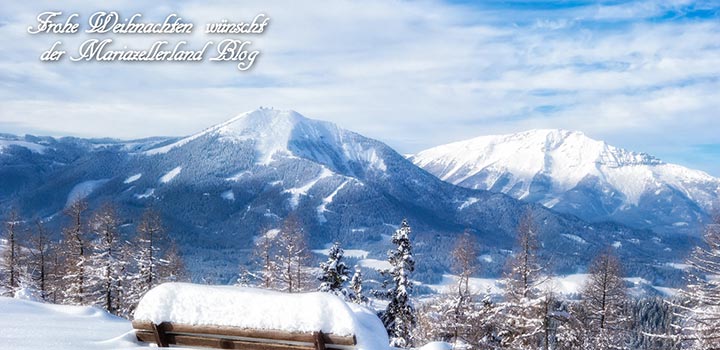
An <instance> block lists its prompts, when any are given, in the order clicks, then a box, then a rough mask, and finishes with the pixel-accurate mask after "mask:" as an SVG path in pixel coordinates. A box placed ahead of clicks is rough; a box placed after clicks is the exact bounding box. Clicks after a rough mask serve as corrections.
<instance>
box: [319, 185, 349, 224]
mask: <svg viewBox="0 0 720 350" xmlns="http://www.w3.org/2000/svg"><path fill="white" fill-rule="evenodd" d="M348 181H350V180H345V181H344V182H343V183H342V184H340V186H338V187H337V188H336V189H335V191H333V192H332V193H330V195H328V196H327V197H325V198H323V201H322V204H320V205H318V207H317V213H318V220H319V221H320V222H321V223H322V222H327V219H326V218H325V212H326V211H328V210H327V206H328V204H330V203H332V201H333V199H335V196H337V194H338V192H340V190H342V189H343V187H345V185H347V183H348Z"/></svg>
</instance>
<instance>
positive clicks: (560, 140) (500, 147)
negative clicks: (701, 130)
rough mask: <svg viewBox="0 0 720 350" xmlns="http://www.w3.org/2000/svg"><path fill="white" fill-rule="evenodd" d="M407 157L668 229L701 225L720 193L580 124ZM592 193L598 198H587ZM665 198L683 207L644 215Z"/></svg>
mask: <svg viewBox="0 0 720 350" xmlns="http://www.w3.org/2000/svg"><path fill="white" fill-rule="evenodd" d="M409 159H410V160H411V161H413V162H414V163H415V164H416V165H418V166H420V167H422V168H424V169H425V170H428V171H429V172H431V173H433V174H435V175H436V176H438V177H439V178H441V179H442V180H444V181H447V182H450V183H453V184H455V185H459V186H463V187H468V188H475V189H486V190H491V191H495V192H502V193H507V194H509V195H511V196H512V197H514V198H518V199H522V200H527V201H532V202H537V203H540V204H543V205H545V206H547V207H550V208H555V209H558V210H559V211H561V212H567V213H570V214H573V215H578V216H579V217H581V218H583V219H586V220H591V221H599V220H614V221H618V222H621V223H625V224H629V225H631V226H635V227H642V228H657V227H658V226H661V227H660V229H665V230H671V229H672V228H673V227H675V228H677V227H678V225H681V224H682V223H685V224H683V225H687V226H688V228H689V229H691V230H697V229H698V228H699V227H700V226H702V224H703V223H704V222H705V220H707V216H708V215H709V213H710V212H712V211H713V210H716V208H717V205H718V204H717V202H718V200H720V179H717V178H714V177H712V176H711V175H709V174H707V173H705V172H702V171H699V170H693V169H689V168H685V167H682V166H679V165H675V164H670V163H666V162H663V161H661V160H660V159H658V158H656V157H654V156H651V155H649V154H646V153H641V152H632V151H629V150H625V149H622V148H618V147H614V146H612V145H609V144H607V143H606V142H604V141H598V140H594V139H591V138H589V137H587V136H586V135H585V134H584V133H582V132H579V131H569V130H563V129H535V130H529V131H525V132H519V133H513V134H506V135H489V136H480V137H477V138H473V139H469V140H465V141H458V142H453V143H450V144H446V145H441V146H436V147H433V148H430V149H427V150H424V151H421V152H419V153H417V154H415V155H412V156H410V157H409ZM655 192H657V193H655ZM587 197H593V198H587ZM593 199H594V200H596V203H590V202H591V200H593ZM662 200H665V201H669V202H672V203H673V204H672V206H670V207H668V206H665V207H664V208H663V212H664V213H665V214H667V212H668V211H672V210H673V206H674V207H676V208H677V207H682V208H683V209H682V210H684V213H677V215H674V219H676V220H675V221H673V222H669V221H667V220H666V221H664V222H661V224H660V225H657V226H655V225H653V224H652V223H650V222H647V221H653V220H658V219H659V217H660V216H661V215H663V214H662V213H656V214H652V213H647V212H644V213H642V215H641V214H639V212H641V211H642V210H643V209H642V208H640V207H650V206H653V204H652V203H653V202H654V203H655V204H654V205H655V206H658V205H659V203H658V202H659V201H662ZM693 203H694V204H695V205H696V206H698V207H699V210H698V208H693ZM671 216H673V215H671ZM643 221H646V222H645V223H643ZM658 221H659V220H658Z"/></svg>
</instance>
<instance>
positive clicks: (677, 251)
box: [0, 109, 690, 283]
mask: <svg viewBox="0 0 720 350" xmlns="http://www.w3.org/2000/svg"><path fill="white" fill-rule="evenodd" d="M296 114H297V115H296ZM25 139H27V140H34V138H33V137H29V138H28V137H26V138H25ZM38 140H42V142H43V143H45V144H47V146H48V148H47V150H46V152H44V153H33V152H29V151H27V150H26V149H23V148H22V147H17V146H13V147H10V148H8V150H9V152H5V153H0V165H3V166H0V176H5V177H4V178H10V179H16V180H13V181H7V182H5V183H4V184H3V186H2V187H4V188H0V209H7V208H8V207H10V206H12V205H16V206H18V207H19V209H20V210H21V212H22V213H24V214H26V215H38V216H42V217H49V218H51V219H50V222H49V223H48V225H49V227H51V228H55V230H56V232H57V228H59V227H60V226H62V225H63V224H64V218H62V216H61V215H57V214H58V213H60V212H61V211H62V209H63V207H64V206H65V205H66V204H67V201H68V197H69V196H70V194H73V193H74V195H76V196H80V197H83V198H85V199H86V200H88V201H89V202H90V205H91V207H99V205H100V204H102V203H104V202H107V201H112V202H113V203H115V204H116V205H117V206H119V210H120V212H121V213H123V214H124V215H125V216H126V217H135V218H137V217H139V216H140V212H141V211H142V210H143V208H146V207H153V208H156V209H157V210H158V211H159V212H160V213H161V215H162V217H163V220H164V221H165V222H166V223H167V226H168V231H169V232H170V233H171V236H172V237H173V238H174V239H176V240H177V241H178V243H179V245H180V249H181V250H182V251H183V253H184V254H185V255H186V257H187V259H188V261H189V265H190V266H191V271H192V272H193V276H194V278H195V279H199V278H202V279H204V280H206V281H217V282H218V283H226V282H228V281H229V280H230V279H232V278H233V277H234V276H235V275H236V273H237V271H238V265H239V264H246V263H248V262H249V261H250V260H251V253H250V251H251V248H252V244H253V241H254V238H255V237H257V235H259V234H262V232H263V230H266V229H267V228H272V227H278V226H279V225H280V224H281V222H282V220H283V218H285V217H287V216H288V215H290V214H296V215H298V217H300V218H301V219H302V221H303V222H304V225H305V227H306V230H307V232H308V233H309V234H310V235H309V241H310V242H309V243H310V245H311V247H313V248H323V247H324V246H325V244H327V243H328V242H331V241H334V240H340V241H343V242H344V246H345V247H347V248H348V249H362V250H365V251H368V252H369V257H371V258H374V259H384V258H385V253H386V252H387V249H388V248H389V241H388V240H387V237H388V235H389V234H391V233H392V231H393V225H397V224H398V223H399V222H400V220H401V219H402V218H408V219H409V220H410V222H411V224H412V225H413V232H414V239H415V243H416V248H417V251H418V254H420V255H421V256H424V259H422V261H419V265H418V273H417V275H418V276H419V277H418V278H419V279H421V280H426V281H432V280H434V279H437V278H441V276H442V273H444V272H447V271H448V269H449V263H450V262H449V259H448V252H449V251H450V250H451V249H452V244H453V237H455V236H456V235H458V234H460V233H462V232H463V231H466V230H467V231H468V232H470V233H472V234H474V235H476V236H477V237H478V239H479V240H480V241H481V244H482V245H483V252H482V254H485V255H487V256H489V257H492V258H491V259H490V262H487V263H485V265H484V273H486V274H490V275H497V274H499V273H500V271H501V270H502V267H503V261H504V260H505V259H506V258H507V256H508V254H510V250H511V249H512V246H513V242H514V236H515V230H516V228H517V226H518V220H519V218H520V217H521V216H522V215H523V214H524V213H526V212H528V211H531V212H532V213H533V216H534V218H535V220H536V221H537V222H538V223H541V225H542V232H541V233H540V239H541V241H542V243H543V244H544V245H545V246H546V249H545V250H546V251H545V253H544V254H546V255H547V258H548V259H549V260H552V261H554V262H555V265H554V269H556V270H557V271H562V272H566V273H571V272H576V271H579V270H582V269H583V268H584V266H585V265H586V264H587V262H588V261H589V260H590V259H591V258H592V256H593V255H594V254H595V253H596V252H598V251H600V250H602V249H605V247H607V246H610V245H612V244H614V242H621V243H623V244H622V245H618V248H616V249H617V250H618V254H620V255H621V256H623V257H624V258H626V260H627V261H631V262H633V263H632V267H631V269H630V270H631V271H637V273H638V274H641V273H644V274H645V275H644V276H645V277H647V279H649V280H652V279H653V278H658V279H659V280H668V278H670V276H676V275H677V274H678V273H680V272H679V271H677V270H676V269H673V268H668V267H667V266H666V265H663V264H664V263H665V262H675V261H677V260H678V259H679V257H681V256H683V255H684V254H685V252H686V251H687V250H688V249H689V247H690V243H689V240H687V239H685V237H679V236H672V235H663V234H655V233H652V232H649V231H644V230H633V229H629V228H627V227H625V226H622V225H618V224H614V223H595V224H589V223H587V222H585V221H582V220H580V219H578V218H577V217H575V216H572V215H567V214H561V213H557V212H555V211H552V210H548V209H546V208H544V207H542V206H540V205H538V204H534V203H528V202H522V201H518V200H516V199H513V198H512V197H510V196H508V195H505V194H502V193H493V192H490V191H484V190H473V189H467V188H463V187H458V186H455V185H452V184H449V183H446V182H443V181H441V180H440V179H438V178H436V177H435V176H433V175H432V174H430V173H429V172H427V171H425V170H422V169H420V168H418V167H417V166H415V165H414V164H412V163H411V162H410V161H409V160H408V159H406V158H405V157H404V156H402V155H400V154H398V153H397V152H396V151H395V150H393V149H392V148H390V147H389V146H387V145H385V144H384V143H382V142H380V141H377V140H374V139H371V138H367V137H365V136H362V135H360V134H357V133H354V132H352V131H349V130H345V129H342V128H339V127H337V126H336V125H335V124H332V123H328V122H322V121H315V120H312V119H308V118H305V117H302V116H301V115H300V114H299V113H297V112H292V111H278V110H272V109H260V110H255V111H250V112H247V113H243V114H241V115H239V116H238V117H235V118H232V119H230V120H228V121H226V122H224V123H221V124H218V125H215V126H212V127H210V128H206V129H205V130H203V131H200V132H198V133H196V134H193V135H190V136H188V137H185V138H157V139H148V141H147V142H137V141H123V142H112V141H109V140H108V141H107V142H105V143H101V142H96V143H93V142H90V141H87V140H82V139H53V138H42V139H40V138H38ZM133 225H134V221H132V220H131V221H130V222H128V223H127V226H126V228H125V230H126V231H127V233H129V232H131V231H132V230H133V227H134V226H133ZM643 271H644V272H643Z"/></svg>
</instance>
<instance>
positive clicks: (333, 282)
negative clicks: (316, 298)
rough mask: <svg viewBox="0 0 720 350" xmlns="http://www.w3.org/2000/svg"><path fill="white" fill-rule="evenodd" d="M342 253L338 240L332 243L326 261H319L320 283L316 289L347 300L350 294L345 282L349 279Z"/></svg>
mask: <svg viewBox="0 0 720 350" xmlns="http://www.w3.org/2000/svg"><path fill="white" fill-rule="evenodd" d="M343 255H344V251H343V249H342V248H341V247H340V242H335V243H333V245H332V247H331V248H330V251H329V252H328V259H327V261H326V262H323V263H320V270H321V271H322V274H321V276H320V278H319V279H320V282H321V283H320V287H319V288H318V290H319V291H321V292H326V293H332V294H335V295H337V296H339V297H341V298H343V299H345V300H349V299H350V297H351V295H350V292H349V291H348V290H347V288H346V284H347V282H348V280H349V279H350V277H349V276H348V274H349V271H348V270H349V269H348V267H347V265H346V264H345V261H343Z"/></svg>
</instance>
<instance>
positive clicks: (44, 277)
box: [0, 200, 187, 318]
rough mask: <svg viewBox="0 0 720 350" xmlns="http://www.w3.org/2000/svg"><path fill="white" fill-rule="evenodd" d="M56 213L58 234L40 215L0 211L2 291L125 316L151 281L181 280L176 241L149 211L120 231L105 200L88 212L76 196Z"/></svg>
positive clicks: (183, 275) (115, 214)
mask: <svg viewBox="0 0 720 350" xmlns="http://www.w3.org/2000/svg"><path fill="white" fill-rule="evenodd" d="M63 214H64V216H65V217H66V220H67V223H66V225H65V226H64V227H63V228H62V232H61V234H59V235H58V234H57V233H53V232H50V231H49V230H48V229H47V228H46V227H45V223H44V222H43V220H41V219H35V220H30V221H28V220H24V219H23V218H21V217H20V216H19V215H18V214H17V212H16V211H14V210H11V211H10V213H9V214H8V215H7V217H6V218H5V220H4V221H3V226H4V231H5V232H4V233H5V234H4V238H5V242H6V244H5V249H4V250H3V255H2V259H0V287H1V288H0V291H2V294H3V295H5V296H13V295H15V294H18V293H20V294H29V295H25V297H30V298H34V299H37V300H41V301H47V302H52V303H57V304H70V305H94V306H97V307H100V308H102V309H105V310H107V311H108V312H110V313H112V314H115V315H119V316H123V317H126V318H127V317H130V315H131V314H132V311H133V310H134V308H135V306H136V305H137V303H138V302H139V300H140V298H141V297H142V295H144V294H145V292H146V291H148V290H149V289H150V288H152V287H153V286H155V285H157V284H159V283H162V282H166V281H177V280H186V279H187V274H186V272H185V267H184V264H183V261H182V258H181V256H180V254H179V251H178V248H177V246H176V245H175V243H174V242H173V241H172V240H171V239H169V237H168V235H167V232H166V230H165V227H164V226H163V223H162V219H161V218H160V215H159V214H158V213H157V212H156V211H155V210H152V209H148V210H146V211H145V212H144V213H143V214H142V216H141V218H140V220H139V222H138V223H137V225H135V232H134V234H133V235H132V236H131V237H126V235H124V234H123V233H122V226H123V223H124V221H123V220H122V218H121V217H120V215H119V213H118V211H117V209H116V208H115V207H114V206H113V205H111V204H103V205H102V206H100V208H98V209H97V210H95V211H92V212H91V211H90V210H89V208H88V204H87V202H86V201H84V200H76V201H74V202H72V203H70V204H69V205H68V206H67V207H66V208H65V209H64V211H63ZM56 236H60V237H61V238H59V239H55V238H54V237H56Z"/></svg>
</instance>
